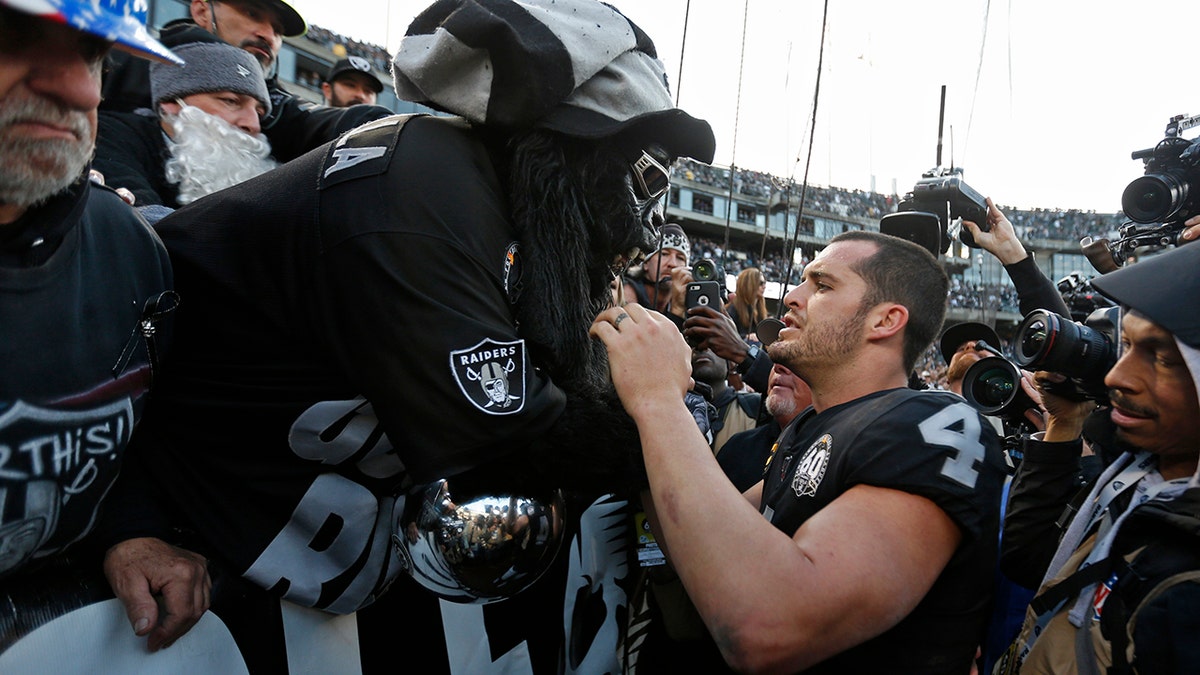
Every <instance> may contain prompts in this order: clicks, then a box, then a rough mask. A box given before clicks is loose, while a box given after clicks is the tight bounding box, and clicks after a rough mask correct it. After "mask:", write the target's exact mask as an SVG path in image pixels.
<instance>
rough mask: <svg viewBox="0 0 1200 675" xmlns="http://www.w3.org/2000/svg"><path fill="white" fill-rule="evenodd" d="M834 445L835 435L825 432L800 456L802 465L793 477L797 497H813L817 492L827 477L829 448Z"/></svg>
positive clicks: (797, 468)
mask: <svg viewBox="0 0 1200 675" xmlns="http://www.w3.org/2000/svg"><path fill="white" fill-rule="evenodd" d="M832 446H833V437H832V436H830V435H829V434H825V435H824V436H822V437H820V438H818V439H817V442H816V443H813V444H812V445H810V446H808V450H805V451H804V456H803V457H801V458H800V466H798V467H796V473H795V475H794V476H793V477H792V490H793V491H794V492H795V493H796V496H797V497H805V496H808V497H812V496H814V495H816V494H817V487H818V486H820V485H821V479H822V478H824V477H825V467H826V466H828V465H829V450H830V448H831V447H832Z"/></svg>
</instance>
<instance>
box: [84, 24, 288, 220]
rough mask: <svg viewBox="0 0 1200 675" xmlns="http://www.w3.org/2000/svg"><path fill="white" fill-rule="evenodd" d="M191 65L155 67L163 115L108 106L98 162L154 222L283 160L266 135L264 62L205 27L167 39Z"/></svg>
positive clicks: (155, 88) (153, 77)
mask: <svg viewBox="0 0 1200 675" xmlns="http://www.w3.org/2000/svg"><path fill="white" fill-rule="evenodd" d="M164 40H165V41H166V42H165V44H167V45H168V46H169V47H172V48H173V49H174V50H175V52H176V53H177V54H178V55H179V56H180V57H181V58H183V59H186V60H187V65H186V66H185V67H182V68H178V67H175V66H170V65H165V64H153V65H151V66H150V88H151V91H152V97H153V99H154V104H155V112H156V113H157V116H156V117H147V116H145V115H138V114H134V113H118V112H111V111H102V112H101V113H100V120H99V121H100V131H99V134H98V136H97V141H96V161H95V167H96V169H97V170H99V171H100V172H101V173H103V174H104V176H105V179H106V180H107V181H108V182H110V183H112V184H114V185H120V186H121V187H124V188H128V189H129V190H130V191H132V192H133V195H134V197H135V201H134V205H135V206H136V207H138V209H139V210H141V211H142V215H143V216H145V217H146V218H147V220H149V221H151V222H156V221H157V220H158V219H160V218H162V217H163V216H164V215H166V214H167V213H170V212H171V211H173V210H174V209H176V208H178V207H180V206H182V205H184V204H188V203H190V202H192V201H194V200H196V199H198V198H200V197H202V196H204V195H206V194H209V193H212V192H216V191H217V190H220V189H223V188H226V187H229V186H230V185H236V184H237V183H240V182H242V181H244V180H246V179H248V178H252V177H254V176H257V175H258V174H260V173H263V172H264V171H267V170H269V169H271V168H273V167H274V166H275V161H274V160H272V159H271V158H270V153H271V146H270V144H269V143H268V142H267V140H266V138H265V137H264V136H262V134H260V133H259V126H258V120H259V116H260V115H261V114H264V113H266V112H268V111H270V109H271V98H270V96H269V95H268V94H267V86H266V83H265V82H263V80H262V77H261V75H262V70H261V69H260V68H259V65H258V62H257V61H256V60H255V59H254V58H253V57H252V56H251V55H250V54H249V53H248V52H246V51H245V50H242V49H238V48H237V47H234V46H232V45H229V44H226V43H225V42H223V41H221V40H219V39H217V38H215V37H213V36H212V35H211V34H210V33H208V32H207V31H204V30H202V29H200V28H199V27H198V26H192V27H190V28H186V29H182V30H177V31H171V32H170V34H169V35H168V36H167V37H165V38H164Z"/></svg>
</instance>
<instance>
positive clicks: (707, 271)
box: [692, 260, 717, 281]
mask: <svg viewBox="0 0 1200 675" xmlns="http://www.w3.org/2000/svg"><path fill="white" fill-rule="evenodd" d="M692 278H693V279H695V280H696V281H714V280H716V278H717V270H716V269H715V267H714V265H713V263H712V262H710V261H708V260H700V261H697V262H696V264H695V265H693V266H692Z"/></svg>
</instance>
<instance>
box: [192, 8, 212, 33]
mask: <svg viewBox="0 0 1200 675" xmlns="http://www.w3.org/2000/svg"><path fill="white" fill-rule="evenodd" d="M190 11H191V14H192V21H193V22H195V24H196V25H197V26H200V27H201V28H203V29H204V30H206V31H209V32H210V33H211V32H212V31H213V25H212V23H213V22H212V7H211V6H209V4H208V0H192V4H191V7H190Z"/></svg>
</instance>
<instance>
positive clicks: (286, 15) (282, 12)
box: [208, 0, 308, 37]
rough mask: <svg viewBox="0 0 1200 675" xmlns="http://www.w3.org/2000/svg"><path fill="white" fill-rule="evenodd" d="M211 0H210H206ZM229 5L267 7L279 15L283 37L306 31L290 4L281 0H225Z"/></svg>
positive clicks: (306, 28)
mask: <svg viewBox="0 0 1200 675" xmlns="http://www.w3.org/2000/svg"><path fill="white" fill-rule="evenodd" d="M208 1H209V2H211V1H212V0H208ZM225 1H226V2H228V3H229V4H231V5H257V6H261V7H267V8H269V9H270V10H271V11H273V12H275V13H276V14H278V15H279V23H280V25H282V26H283V35H284V37H299V36H301V35H304V34H305V33H307V32H308V24H307V23H306V22H305V21H304V17H302V16H300V12H297V11H296V10H295V9H294V8H293V7H292V6H291V5H289V4H287V3H286V2H284V1H283V0H225Z"/></svg>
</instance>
